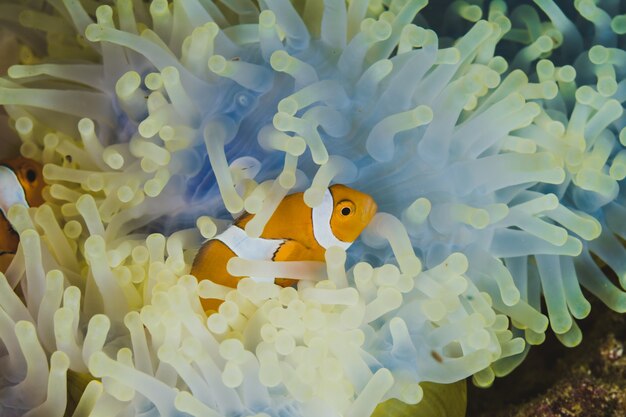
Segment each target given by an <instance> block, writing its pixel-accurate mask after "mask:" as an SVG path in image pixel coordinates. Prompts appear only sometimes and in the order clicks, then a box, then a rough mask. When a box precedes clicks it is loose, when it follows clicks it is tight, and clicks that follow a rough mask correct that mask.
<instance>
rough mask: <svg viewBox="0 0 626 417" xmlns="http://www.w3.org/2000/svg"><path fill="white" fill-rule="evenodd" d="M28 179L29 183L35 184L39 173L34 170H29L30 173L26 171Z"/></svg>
mask: <svg viewBox="0 0 626 417" xmlns="http://www.w3.org/2000/svg"><path fill="white" fill-rule="evenodd" d="M26 179H27V180H28V182H33V181H35V180H36V179H37V173H36V172H35V170H34V169H29V170H28V171H26Z"/></svg>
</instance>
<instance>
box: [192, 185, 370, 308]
mask: <svg viewBox="0 0 626 417" xmlns="http://www.w3.org/2000/svg"><path fill="white" fill-rule="evenodd" d="M377 208H378V207H377V205H376V203H375V202H374V200H373V199H372V197H370V196H369V195H367V194H364V193H362V192H359V191H357V190H354V189H352V188H349V187H346V186H345V185H341V184H335V185H333V186H331V187H330V188H328V189H327V190H326V192H325V194H324V198H323V200H322V203H321V204H320V205H318V206H316V207H313V208H311V207H309V206H307V205H306V204H305V202H304V193H302V192H300V193H294V194H290V195H288V196H286V197H285V198H284V199H283V200H282V201H281V202H280V203H279V204H278V207H277V208H276V211H275V212H274V214H273V215H272V216H271V217H270V219H269V220H268V222H267V224H266V225H265V229H264V230H263V233H262V234H261V236H260V237H258V238H252V237H249V236H248V235H247V234H246V232H245V230H244V228H245V226H246V224H247V223H248V222H249V221H250V220H251V219H253V218H254V215H253V214H249V213H246V214H244V215H242V216H241V217H239V218H238V219H237V220H235V222H234V223H233V224H232V225H231V226H230V227H228V228H227V229H226V230H225V231H224V232H223V233H221V234H219V235H217V236H215V237H214V238H212V239H210V240H208V241H207V242H205V243H204V245H202V247H201V248H200V250H199V251H198V254H197V255H196V257H195V259H194V261H193V265H192V267H191V274H192V275H194V276H195V277H196V278H198V279H199V280H203V279H210V280H211V281H212V282H215V283H216V284H221V285H225V286H228V287H231V288H235V287H237V283H238V282H239V280H241V279H242V278H244V277H235V276H232V275H231V274H229V273H228V271H227V270H226V264H227V263H228V261H229V260H230V259H231V258H233V257H235V256H238V257H240V258H244V259H252V260H265V261H270V260H271V261H322V262H323V261H324V260H325V258H324V255H325V252H326V249H327V248H329V247H331V246H339V247H341V248H344V249H347V248H348V247H349V246H350V245H351V244H352V242H354V241H355V240H356V238H357V237H359V235H360V234H361V232H362V231H363V229H365V227H366V226H367V225H368V223H369V222H370V220H371V219H372V217H374V214H376V210H377ZM252 278H253V279H254V277H252ZM274 282H275V283H276V284H278V285H281V286H283V287H287V286H291V285H293V284H294V283H295V282H296V281H295V280H292V279H285V278H276V279H275V280H274ZM221 303H222V301H221V300H215V299H202V306H203V308H204V309H205V310H217V307H218V306H219V305H220V304H221Z"/></svg>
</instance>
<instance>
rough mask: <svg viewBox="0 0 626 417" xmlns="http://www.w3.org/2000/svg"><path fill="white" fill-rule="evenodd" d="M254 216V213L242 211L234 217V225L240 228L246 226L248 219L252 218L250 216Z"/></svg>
mask: <svg viewBox="0 0 626 417" xmlns="http://www.w3.org/2000/svg"><path fill="white" fill-rule="evenodd" d="M253 217H254V214H250V213H243V214H242V215H241V216H239V217H237V218H236V219H235V221H234V222H233V224H234V225H235V226H238V227H240V228H242V229H245V228H246V224H248V222H249V221H250V220H252V218H253Z"/></svg>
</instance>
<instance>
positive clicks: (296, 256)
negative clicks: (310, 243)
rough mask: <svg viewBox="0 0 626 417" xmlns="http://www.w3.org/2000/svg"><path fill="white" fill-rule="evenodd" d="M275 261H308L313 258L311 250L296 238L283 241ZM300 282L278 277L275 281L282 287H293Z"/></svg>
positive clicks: (277, 250) (275, 254)
mask: <svg viewBox="0 0 626 417" xmlns="http://www.w3.org/2000/svg"><path fill="white" fill-rule="evenodd" d="M272 260H273V261H308V260H311V250H310V249H309V248H307V247H306V246H304V245H303V244H301V243H300V242H296V241H295V240H286V241H285V242H284V243H282V244H281V245H280V246H279V247H278V249H276V252H274V256H273V257H272ZM297 282H298V280H297V279H290V278H276V279H275V280H274V283H276V284H277V285H280V286H281V287H291V286H293V285H295V284H296V283H297Z"/></svg>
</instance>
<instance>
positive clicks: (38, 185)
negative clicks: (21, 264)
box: [0, 156, 46, 272]
mask: <svg viewBox="0 0 626 417" xmlns="http://www.w3.org/2000/svg"><path fill="white" fill-rule="evenodd" d="M45 185H46V184H45V183H44V180H43V174H42V167H41V165H40V164H39V163H37V162H35V161H33V160H31V159H26V158H24V157H21V156H20V157H17V158H13V159H6V160H4V161H0V271H2V272H4V271H6V269H7V268H8V266H9V264H10V263H11V261H12V260H13V256H14V255H15V252H16V251H17V245H18V244H19V241H20V237H19V235H18V234H17V232H16V231H15V230H13V227H12V226H11V223H9V220H8V212H9V208H11V206H12V205H14V204H21V205H23V206H26V207H37V206H39V205H41V204H43V202H44V200H43V197H42V195H41V193H42V190H43V187H44V186H45Z"/></svg>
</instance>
